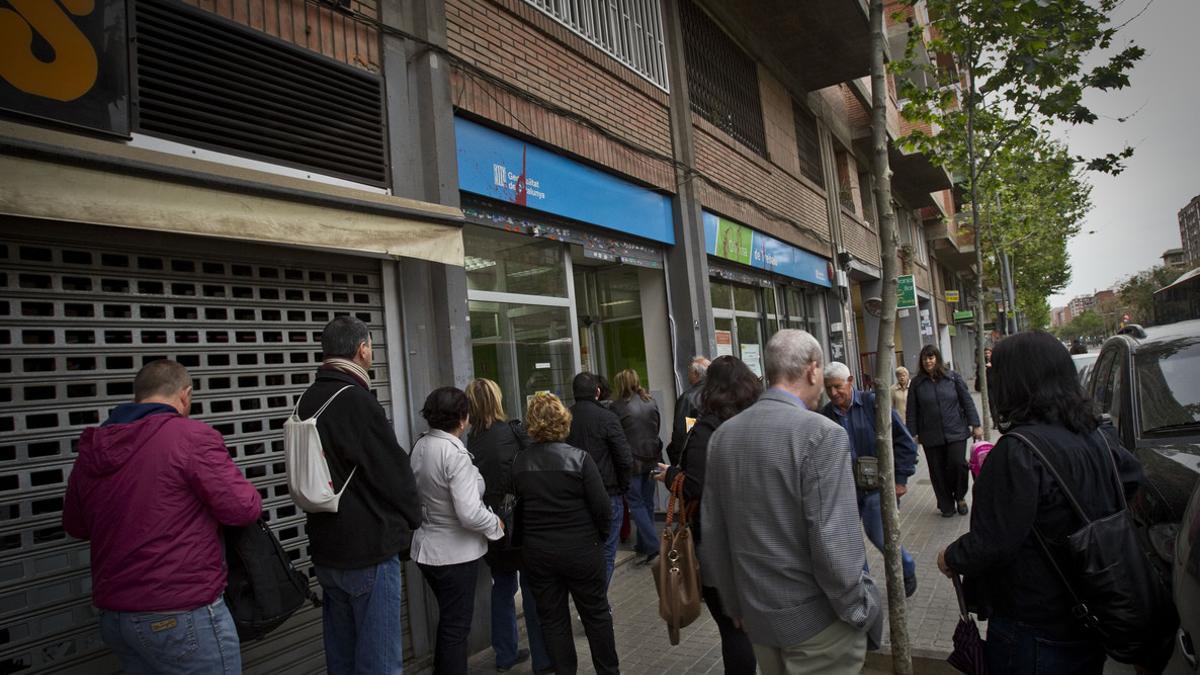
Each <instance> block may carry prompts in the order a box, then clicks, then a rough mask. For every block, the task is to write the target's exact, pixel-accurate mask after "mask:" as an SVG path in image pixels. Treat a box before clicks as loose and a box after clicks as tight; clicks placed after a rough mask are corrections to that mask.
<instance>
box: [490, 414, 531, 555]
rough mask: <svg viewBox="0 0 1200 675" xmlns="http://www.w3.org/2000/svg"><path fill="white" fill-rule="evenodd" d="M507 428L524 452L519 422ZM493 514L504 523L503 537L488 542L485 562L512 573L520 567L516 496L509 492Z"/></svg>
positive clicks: (523, 435) (511, 422) (520, 449)
mask: <svg viewBox="0 0 1200 675" xmlns="http://www.w3.org/2000/svg"><path fill="white" fill-rule="evenodd" d="M508 428H509V431H511V432H512V435H513V439H514V440H515V441H516V443H517V452H524V451H525V448H526V447H528V446H527V444H526V442H525V438H526V437H525V433H524V431H523V430H522V429H521V420H509V421H508ZM510 471H511V469H510ZM510 481H511V478H510ZM510 486H511V482H510ZM495 513H496V515H497V516H500V520H502V521H504V536H503V537H501V538H499V539H497V540H496V541H491V542H488V553H487V558H486V562H487V563H488V565H489V566H491V567H492V568H493V569H497V570H501V571H508V572H513V571H516V570H518V569H520V566H521V547H520V542H519V540H518V539H517V538H516V530H517V522H516V520H517V517H516V516H517V496H516V495H514V494H513V493H511V492H509V493H507V494H505V495H504V497H502V498H501V500H500V503H499V504H497V505H496V509H495Z"/></svg>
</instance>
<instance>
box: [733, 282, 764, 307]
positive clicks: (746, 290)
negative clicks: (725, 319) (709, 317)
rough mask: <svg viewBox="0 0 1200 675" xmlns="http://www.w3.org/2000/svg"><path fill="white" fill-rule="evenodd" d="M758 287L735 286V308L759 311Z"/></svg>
mask: <svg viewBox="0 0 1200 675" xmlns="http://www.w3.org/2000/svg"><path fill="white" fill-rule="evenodd" d="M758 293H759V291H758V289H757V288H754V287H753V286H740V285H735V286H734V287H733V308H734V309H735V310H737V311H739V312H757V311H758Z"/></svg>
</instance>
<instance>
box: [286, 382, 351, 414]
mask: <svg viewBox="0 0 1200 675" xmlns="http://www.w3.org/2000/svg"><path fill="white" fill-rule="evenodd" d="M353 386H354V385H352V384H348V385H346V386H344V387H342V388H341V389H338V390H337V391H335V392H333V396H330V397H329V400H328V401H325V404H324V405H322V406H321V407H320V408H318V409H317V412H315V413H313V416H312V417H310V418H308V419H310V420H315V419H317V418H318V417H320V416H321V413H323V412H325V409H326V408H328V407H329V404H330V403H333V399H335V398H337V397H338V395H339V394H341V393H342V392H343V391H346V390H347V389H349V388H351V387H353ZM303 398H304V397H303V396H301V397H300V399H303ZM300 399H296V405H295V407H293V408H292V415H294V416H297V417H298V416H299V412H300ZM305 421H308V420H305Z"/></svg>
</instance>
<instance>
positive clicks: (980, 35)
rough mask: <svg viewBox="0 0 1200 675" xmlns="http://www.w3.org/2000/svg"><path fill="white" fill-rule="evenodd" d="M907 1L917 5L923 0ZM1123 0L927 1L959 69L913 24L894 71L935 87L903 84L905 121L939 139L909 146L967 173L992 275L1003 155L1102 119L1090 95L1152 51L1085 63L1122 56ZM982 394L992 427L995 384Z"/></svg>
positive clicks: (936, 36) (941, 43) (979, 315)
mask: <svg viewBox="0 0 1200 675" xmlns="http://www.w3.org/2000/svg"><path fill="white" fill-rule="evenodd" d="M905 1H906V2H907V3H908V4H910V5H915V4H917V3H918V2H919V1H920V0H905ZM1118 1H1119V0H925V7H926V9H927V11H928V14H929V16H930V17H931V24H932V31H931V36H932V37H931V39H930V40H929V42H928V51H929V52H930V53H931V54H934V55H937V56H939V57H940V56H941V55H945V56H948V57H949V58H950V59H951V62H950V63H945V62H942V61H941V59H940V58H932V59H929V60H928V62H925V63H923V62H922V61H921V60H919V59H917V58H916V54H917V50H918V48H919V46H920V45H921V44H922V42H924V41H925V36H924V33H923V27H921V26H918V25H914V26H913V29H912V31H911V32H910V39H909V43H908V48H907V50H906V54H905V58H904V59H902V60H901V61H899V62H897V63H896V64H894V68H895V70H896V71H897V72H912V71H914V70H916V71H923V72H924V73H925V74H926V75H927V76H928V77H929V78H930V79H932V81H933V82H934V84H935V86H928V87H925V88H922V87H919V86H917V85H916V84H915V83H914V82H911V81H902V82H901V85H900V92H899V94H900V98H901V99H903V100H905V101H906V103H905V105H904V109H903V110H902V114H903V115H904V116H905V117H906V118H908V119H909V120H913V121H918V122H927V123H930V124H931V125H934V126H936V127H938V128H939V129H940V132H939V133H938V134H926V133H923V132H921V131H916V132H914V133H912V134H910V135H909V136H908V137H906V139H905V142H906V143H907V144H908V145H910V146H911V147H913V148H915V149H917V150H920V151H922V152H926V153H928V154H930V155H931V156H933V157H935V158H936V159H937V160H938V161H940V162H941V163H942V164H943V165H944V166H946V167H948V168H950V169H951V170H952V171H957V173H958V175H962V176H964V181H965V184H966V193H967V195H968V199H969V201H970V207H971V225H972V228H973V230H974V237H975V254H976V264H977V266H978V268H979V269H981V270H982V269H983V246H982V242H981V241H980V235H981V219H980V199H979V184H980V181H981V178H983V177H985V176H987V175H988V172H989V171H990V169H991V165H992V162H993V159H994V157H995V155H996V153H997V152H998V151H999V150H1001V149H1002V148H1003V147H1004V146H1005V145H1006V144H1007V143H1008V142H1009V141H1010V139H1012V138H1013V137H1014V136H1016V135H1018V134H1019V133H1021V132H1022V131H1023V130H1025V129H1028V128H1030V127H1036V128H1039V129H1044V128H1047V127H1048V126H1049V125H1052V124H1056V123H1064V124H1069V125H1074V124H1091V123H1093V122H1095V121H1096V120H1097V119H1098V117H1097V115H1096V114H1095V113H1094V112H1092V111H1091V109H1089V108H1088V107H1087V106H1086V105H1085V104H1084V102H1083V97H1084V94H1085V93H1086V92H1088V91H1089V90H1100V91H1108V90H1113V89H1122V88H1124V87H1127V86H1128V85H1129V72H1130V70H1131V69H1132V68H1133V66H1134V64H1135V63H1136V62H1137V61H1138V60H1139V59H1141V58H1142V56H1143V54H1144V50H1143V49H1142V48H1141V47H1138V46H1137V45H1134V44H1132V43H1129V44H1128V45H1126V46H1124V47H1123V48H1121V49H1119V50H1116V51H1115V53H1111V54H1108V57H1107V58H1106V59H1105V60H1104V61H1103V63H1101V64H1100V65H1098V66H1095V67H1087V66H1086V65H1085V61H1086V60H1087V59H1088V58H1089V57H1091V56H1093V55H1095V54H1096V52H1098V51H1103V52H1106V53H1107V52H1108V51H1109V50H1112V49H1113V43H1114V41H1115V40H1116V38H1117V32H1118V27H1117V26H1114V25H1113V24H1112V23H1111V21H1110V20H1109V14H1110V12H1111V11H1112V10H1113V8H1114V7H1115V6H1116V5H1117V3H1118ZM1132 153H1133V150H1132V149H1131V148H1129V147H1125V148H1122V149H1120V150H1118V151H1116V152H1111V153H1108V154H1107V155H1104V156H1101V157H1092V158H1080V161H1082V162H1084V164H1085V166H1086V167H1087V168H1088V169H1091V170H1096V171H1104V172H1108V173H1118V172H1120V170H1121V169H1122V168H1123V160H1125V159H1127V158H1128V157H1130V156H1131V155H1132ZM976 291H977V292H976V296H977V298H978V299H977V304H976V307H975V313H976V345H975V346H976V362H977V372H978V373H979V376H980V377H982V378H984V381H983V382H982V383H981V384H983V385H986V378H987V374H986V368H985V367H984V331H983V321H984V316H983V306H982V303H983V298H984V294H983V277H982V275H977V278H976ZM980 389H981V392H982V396H983V405H982V408H983V419H984V429H985V430H988V429H990V421H989V419H988V418H989V412H988V401H987V387H986V386H981V387H980ZM986 433H990V432H986Z"/></svg>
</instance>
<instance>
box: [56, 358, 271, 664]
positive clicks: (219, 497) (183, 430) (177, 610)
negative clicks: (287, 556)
mask: <svg viewBox="0 0 1200 675" xmlns="http://www.w3.org/2000/svg"><path fill="white" fill-rule="evenodd" d="M133 392H134V403H123V404H121V405H119V406H117V407H116V408H114V409H113V411H112V413H111V415H110V416H109V418H108V420H107V421H105V422H104V424H102V425H101V426H99V427H93V428H89V429H87V430H85V431H84V432H83V436H82V437H81V438H80V439H79V456H78V457H77V458H76V460H75V466H74V468H73V469H72V470H71V476H70V480H69V482H68V484H67V496H66V503H65V505H64V506H63V527H64V529H66V531H67V533H68V534H70V535H71V536H73V537H77V538H79V539H86V540H88V541H90V542H91V557H92V601H93V603H94V604H95V605H96V607H97V608H98V609H99V610H100V633H101V636H102V637H103V638H104V642H105V643H107V644H108V646H109V647H111V648H112V650H113V652H115V653H116V655H117V657H118V658H120V660H121V666H122V669H123V670H126V671H128V672H156V673H240V672H241V670H242V659H241V653H240V651H239V649H240V645H239V643H238V637H237V631H236V630H235V628H234V625H233V617H232V616H231V615H230V614H229V609H228V608H227V607H226V606H225V603H224V601H223V600H222V597H221V596H222V594H223V593H224V591H225V581H226V567H225V557H224V553H223V551H222V548H221V527H220V526H221V525H237V526H241V525H248V524H250V523H252V522H254V521H255V520H256V519H257V518H258V516H259V514H260V513H261V512H262V499H261V497H259V494H258V491H257V490H255V489H254V486H253V485H251V484H250V482H249V481H248V480H246V479H245V477H243V476H242V474H241V472H240V471H238V468H237V466H236V465H234V463H233V460H232V459H230V457H229V451H228V450H227V449H226V448H225V442H224V439H222V438H221V434H219V433H217V431H216V430H215V429H213V428H212V427H210V426H208V425H207V424H204V423H203V422H197V421H195V420H189V419H188V417H187V416H188V411H189V410H190V409H191V406H192V380H191V377H190V376H189V375H188V372H187V370H186V369H184V367H183V366H181V365H179V364H178V363H176V362H174V361H168V360H161V361H154V362H152V363H150V364H148V365H146V366H145V367H143V368H142V369H141V370H140V371H138V374H137V377H136V378H135V379H134V382H133Z"/></svg>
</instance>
